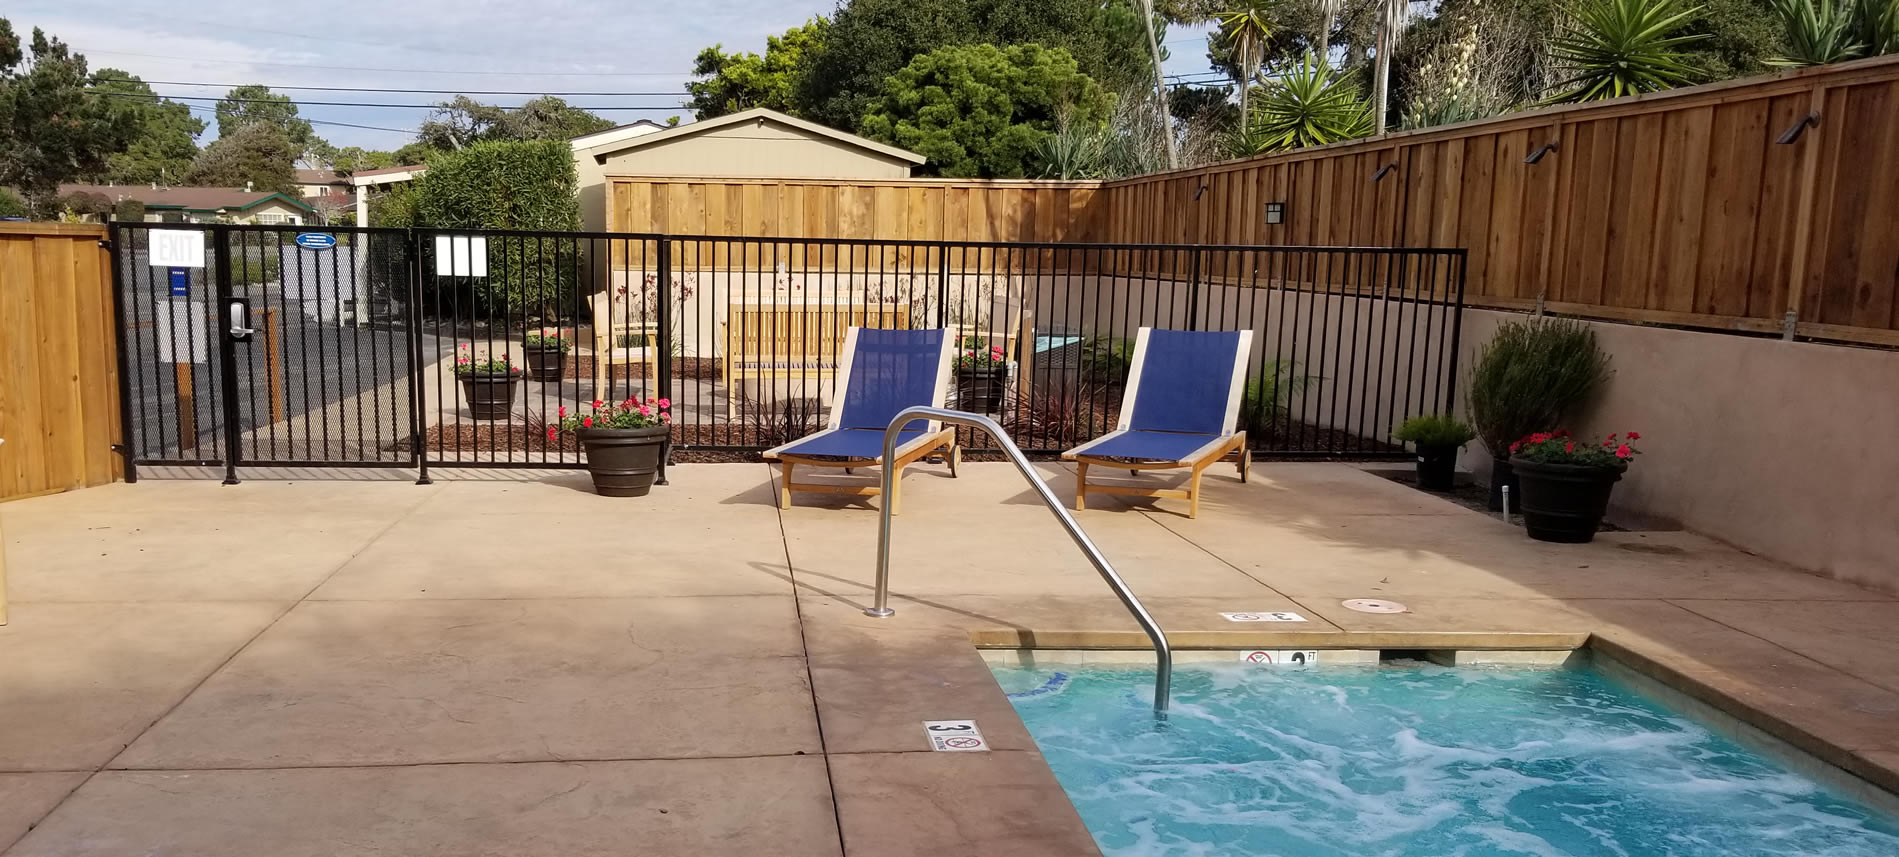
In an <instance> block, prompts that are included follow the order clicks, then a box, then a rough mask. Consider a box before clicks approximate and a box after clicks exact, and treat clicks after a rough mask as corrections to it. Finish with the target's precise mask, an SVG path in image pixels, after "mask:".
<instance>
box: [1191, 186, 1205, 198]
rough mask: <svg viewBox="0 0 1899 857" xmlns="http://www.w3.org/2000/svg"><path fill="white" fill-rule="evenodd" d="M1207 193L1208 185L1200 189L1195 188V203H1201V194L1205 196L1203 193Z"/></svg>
mask: <svg viewBox="0 0 1899 857" xmlns="http://www.w3.org/2000/svg"><path fill="white" fill-rule="evenodd" d="M1206 192H1207V186H1206V185H1201V186H1199V187H1197V188H1194V189H1193V201H1194V202H1199V201H1200V195H1201V194H1203V193H1206Z"/></svg>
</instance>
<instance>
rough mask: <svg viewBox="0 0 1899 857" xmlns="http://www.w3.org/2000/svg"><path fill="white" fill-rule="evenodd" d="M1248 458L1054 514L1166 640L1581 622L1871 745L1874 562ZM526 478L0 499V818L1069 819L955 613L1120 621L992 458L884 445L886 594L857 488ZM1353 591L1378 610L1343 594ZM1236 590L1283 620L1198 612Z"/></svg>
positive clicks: (575, 832)
mask: <svg viewBox="0 0 1899 857" xmlns="http://www.w3.org/2000/svg"><path fill="white" fill-rule="evenodd" d="M1043 472H1044V475H1045V476H1046V478H1048V480H1049V481H1050V482H1051V483H1052V484H1053V486H1054V487H1055V490H1056V492H1057V494H1058V495H1060V496H1070V492H1071V491H1072V484H1073V476H1072V473H1071V472H1070V471H1069V470H1067V469H1066V468H1063V467H1060V466H1057V465H1043ZM1254 473H1255V479H1254V481H1253V482H1252V483H1251V484H1248V485H1240V484H1239V483H1237V482H1236V481H1234V480H1233V479H1232V478H1230V476H1229V475H1227V474H1225V473H1221V474H1219V475H1218V476H1216V477H1212V478H1210V479H1209V480H1208V484H1209V488H1208V491H1209V499H1208V500H1207V502H1206V504H1205V507H1204V509H1203V512H1202V515H1201V517H1200V518H1199V519H1198V520H1188V519H1187V518H1185V517H1184V516H1182V515H1181V514H1179V511H1180V505H1181V504H1180V503H1178V502H1176V501H1160V502H1159V503H1158V504H1153V505H1143V506H1140V507H1135V506H1130V505H1126V504H1118V503H1116V502H1114V501H1112V500H1111V499H1110V498H1107V497H1102V498H1100V506H1101V508H1098V509H1091V510H1090V511H1088V512H1085V513H1082V515H1081V520H1082V522H1083V524H1084V526H1086V527H1088V528H1089V530H1090V532H1091V533H1092V534H1093V535H1094V536H1095V537H1096V539H1097V540H1098V541H1099V542H1100V544H1101V546H1102V548H1103V549H1104V551H1105V552H1106V553H1107V554H1108V556H1109V557H1110V558H1111V559H1112V560H1113V561H1114V562H1115V563H1116V564H1117V565H1118V567H1119V568H1120V570H1121V571H1122V573H1123V574H1124V575H1125V576H1126V577H1127V579H1128V580H1129V582H1130V583H1131V584H1132V585H1133V587H1134V588H1135V589H1136V591H1137V592H1139V593H1141V594H1142V595H1143V596H1144V598H1145V599H1146V600H1147V602H1148V603H1149V605H1150V607H1152V608H1153V610H1154V612H1155V613H1156V615H1157V617H1158V618H1159V620H1160V622H1161V623H1162V625H1163V626H1165V627H1166V628H1167V629H1168V630H1169V632H1170V637H1171V638H1172V639H1173V640H1174V642H1175V644H1176V645H1177V646H1180V647H1183V648H1189V649H1191V648H1195V647H1200V648H1228V647H1230V648H1239V647H1276V648H1293V647H1300V648H1340V649H1370V648H1405V649H1435V650H1446V651H1455V650H1481V649H1496V648H1506V649H1507V648H1518V649H1550V648H1573V647H1576V646H1580V645H1584V644H1585V643H1587V644H1589V645H1592V646H1594V647H1595V648H1597V649H1599V650H1601V651H1604V652H1607V653H1609V654H1611V655H1613V656H1615V657H1618V658H1620V659H1623V660H1625V661H1627V662H1629V663H1631V664H1633V665H1635V666H1637V667H1638V668H1641V669H1643V670H1645V671H1648V672H1650V673H1652V674H1655V675H1658V676H1661V677H1663V678H1664V679H1666V680H1668V681H1669V682H1670V683H1672V684H1675V685H1677V686H1678V687H1681V688H1682V689H1683V690H1684V691H1686V692H1688V693H1689V694H1691V695H1693V696H1696V697H1698V698H1700V699H1702V700H1703V701H1706V702H1709V703H1712V704H1714V705H1716V706H1719V707H1721V708H1723V709H1725V710H1727V711H1728V712H1730V713H1732V714H1734V715H1735V716H1737V717H1739V718H1741V719H1743V720H1745V721H1747V722H1750V723H1753V724H1754V725H1757V726H1760V727H1761V728H1764V729H1767V730H1769V731H1770V732H1773V733H1774V734H1777V735H1779V736H1781V737H1783V738H1786V739H1787V740H1789V741H1791V742H1793V743H1795V744H1796V745H1798V746H1801V747H1803V748H1805V749H1807V750H1809V751H1812V752H1815V753H1817V754H1819V755H1821V756H1822V757H1823V758H1825V759H1826V760H1827V761H1830V762H1832V763H1834V764H1835V765H1839V766H1841V767H1844V768H1846V769H1848V770H1850V771H1853V772H1855V773H1857V774H1859V775H1860V776H1862V777H1865V778H1868V779H1870V780H1872V781H1874V782H1877V783H1879V784H1881V785H1883V786H1885V787H1887V788H1895V787H1899V773H1896V772H1899V631H1895V629H1896V628H1899V598H1896V597H1895V596H1894V595H1892V594H1888V593H1877V592H1870V591H1867V590H1864V589H1860V588H1857V587H1854V586H1850V585H1847V584H1843V583H1839V582H1835V581H1830V580H1825V579H1821V578H1818V577H1813V576H1809V575H1805V574H1801V573H1798V572H1794V571H1791V570H1788V569H1785V568H1782V567H1779V566H1776V565H1773V564H1771V563H1767V562H1765V561H1762V560H1758V559H1755V558H1753V557H1749V556H1746V555H1743V554H1740V553H1737V552H1735V551H1733V550H1731V549H1728V548H1725V547H1723V546H1721V545H1718V544H1715V543H1712V542H1710V541H1708V540H1705V539H1702V538H1699V537H1696V536H1694V535H1691V534H1687V533H1674V532H1670V533H1615V534H1609V535H1606V536H1605V537H1604V538H1602V539H1600V540H1599V541H1598V542H1597V543H1595V544H1592V545H1586V546H1557V545H1546V544H1540V543H1536V542H1531V541H1529V540H1527V539H1525V538H1524V537H1523V536H1522V534H1521V532H1520V531H1518V530H1515V529H1513V528H1511V527H1508V526H1506V525H1504V524H1502V523H1501V522H1498V521H1496V520H1495V519H1493V518H1488V517H1486V516H1483V515H1479V514H1476V513H1473V512H1470V511H1467V510H1465V509H1463V508H1461V507H1458V506H1455V505H1453V504H1450V503H1448V502H1445V501H1442V500H1439V499H1437V498H1434V497H1431V496H1428V495H1424V494H1421V493H1418V492H1416V491H1413V490H1411V489H1409V488H1407V487H1404V486H1401V485H1397V484H1394V483H1391V482H1389V481H1387V480H1384V479H1382V478H1380V477H1376V476H1373V475H1369V474H1366V473H1364V472H1362V471H1360V470H1358V469H1356V468H1353V467H1350V466H1346V465H1336V464H1264V465H1260V466H1258V467H1256V469H1255V471H1254ZM525 478H526V479H528V480H538V481H505V480H496V479H488V480H483V481H473V480H471V481H444V482H440V483H438V484H436V485H433V486H428V487H418V486H415V485H410V484H406V483H403V482H378V481H360V482H298V483H286V482H272V481H265V480H263V479H255V478H254V479H251V480H250V481H247V482H246V483H245V484H243V485H241V486H235V487H225V486H221V485H218V484H216V483H215V482H208V481H154V480H147V481H145V482H141V483H140V484H138V485H113V486H108V487H104V488H96V489H91V490H87V491H81V492H76V493H70V494H63V495H57V496H52V497H43V498H37V499H32V500H26V501H21V502H16V503H10V504H6V505H4V506H0V524H3V525H4V532H5V536H6V539H7V544H6V548H7V551H8V560H9V565H8V569H9V572H10V576H11V583H12V587H13V589H12V598H13V605H12V623H11V624H10V625H7V626H4V627H0V852H3V853H4V854H5V855H6V857H27V855H32V857H41V855H70V854H80V853H83V854H88V855H108V857H111V856H112V855H127V857H130V855H194V857H198V856H201V857H223V855H232V857H236V855H245V857H251V855H260V854H269V855H273V857H292V855H311V857H316V855H335V854H344V853H390V854H422V853H428V854H454V855H480V854H496V855H500V854H506V855H548V857H577V855H591V854H625V853H638V854H642V855H743V857H755V855H759V854H771V855H774V857H776V855H840V854H847V855H851V856H852V857H863V855H893V857H894V855H972V857H973V855H982V857H1011V855H1069V854H1073V855H1092V854H1094V853H1095V849H1094V845H1093V843H1092V841H1091V840H1090V838H1089V836H1088V834H1087V831H1086V830H1085V829H1084V828H1083V827H1082V825H1081V823H1080V821H1079V819H1078V818H1077V817H1076V815H1075V813H1074V810H1073V809H1072V807H1070V806H1069V804H1068V802H1067V799H1066V797H1065V796H1064V795H1063V793H1062V792H1061V791H1060V788H1059V787H1058V786H1057V785H1056V783H1055V781H1054V779H1053V777H1052V775H1051V774H1050V773H1049V771H1048V769H1047V767H1046V765H1045V764H1044V763H1043V761H1042V759H1041V757H1040V754H1039V753H1038V752H1037V751H1036V749H1035V745H1034V743H1033V741H1032V740H1030V738H1029V736H1028V735H1027V732H1026V731H1025V730H1024V729H1023V727H1022V725H1021V723H1020V721H1019V720H1018V719H1017V718H1016V717H1015V715H1014V713H1013V711H1012V710H1011V709H1010V707H1009V703H1008V701H1007V699H1006V698H1005V697H1004V696H1003V695H1002V693H1001V692H1000V690H999V689H998V688H997V687H996V685H995V683H994V681H993V680H992V679H991V678H990V675H989V672H988V669H987V667H986V666H985V664H984V663H983V660H982V657H981V655H980V654H979V653H978V651H977V649H976V647H975V646H972V642H974V643H975V644H976V645H980V646H986V647H1016V646H1031V647H1036V646H1039V647H1109V648H1113V647H1126V648H1139V647H1141V646H1143V645H1144V644H1145V641H1144V638H1143V637H1141V635H1140V634H1139V632H1138V631H1137V630H1136V629H1135V627H1134V626H1133V624H1132V622H1131V621H1130V620H1129V619H1128V618H1127V617H1126V615H1125V614H1124V613H1123V612H1122V611H1121V609H1120V607H1119V605H1118V604H1116V602H1115V601H1114V599H1113V597H1112V595H1111V594H1110V593H1109V592H1108V591H1107V590H1106V588H1105V587H1104V586H1103V585H1102V583H1101V582H1100V580H1099V579H1098V578H1097V577H1096V576H1095V575H1094V572H1093V571H1092V569H1091V568H1089V567H1088V566H1087V564H1086V563H1085V561H1083V560H1082V558H1081V557H1080V555H1079V554H1078V553H1077V552H1076V551H1075V550H1074V548H1073V546H1072V545H1070V544H1069V543H1068V542H1067V540H1066V538H1065V537H1064V536H1063V535H1062V534H1061V533H1060V531H1059V529H1058V528H1057V527H1056V526H1055V524H1054V522H1053V521H1052V520H1051V519H1050V518H1049V516H1048V515H1047V514H1046V513H1045V512H1044V511H1043V510H1042V509H1041V508H1039V505H1038V503H1037V501H1036V500H1035V498H1034V497H1033V495H1032V494H1030V493H1029V492H1028V490H1027V488H1026V486H1025V485H1023V484H1022V482H1021V481H1020V479H1019V478H1018V477H1017V476H1016V475H1015V473H1014V472H1013V470H1012V469H1011V468H1009V467H1008V466H1006V465H1001V464H971V465H968V466H967V467H966V469H965V470H964V474H963V478H961V479H958V480H954V481H952V480H950V479H949V478H948V476H947V473H946V472H944V470H943V469H942V468H941V467H934V466H919V467H917V468H915V469H913V470H912V472H911V473H910V475H909V477H908V479H907V481H906V483H905V486H906V489H905V490H906V494H905V505H904V509H905V512H904V514H903V516H902V517H900V518H898V519H897V528H896V541H895V545H896V550H895V561H894V564H893V567H894V589H895V590H896V592H897V593H898V594H899V597H898V598H897V599H896V601H895V605H894V606H896V608H897V611H898V612H897V615H896V616H895V617H893V618H890V619H883V620H876V619H870V618H867V617H865V616H863V615H862V613H861V612H860V610H861V608H862V607H863V606H865V604H866V603H867V600H868V591H869V584H870V582H871V578H872V575H873V564H874V563H873V553H874V546H875V540H876V520H877V519H876V513H875V511H874V506H872V505H870V504H868V503H864V502H860V501H854V500H845V499H842V498H831V497H819V496H816V495H800V496H798V497H797V498H796V501H797V503H798V505H797V506H796V507H795V508H793V509H791V510H790V511H788V512H783V513H781V512H780V511H779V510H778V509H777V508H776V507H775V506H774V505H773V502H772V501H773V498H774V497H775V489H774V488H773V486H772V484H771V479H772V476H771V471H770V469H769V468H767V467H765V466H763V465H757V464H732V465H684V466H680V467H677V468H674V469H673V470H672V480H673V484H672V485H670V486H668V487H664V488H658V489H655V493H654V494H653V496H651V497H648V498H646V499H644V500H614V499H608V498H602V497H598V496H595V495H593V494H592V493H591V492H590V491H589V490H588V487H587V481H586V476H585V474H583V473H553V474H545V475H542V476H538V477H537V476H532V475H530V476H528V477H525ZM1364 597H1370V598H1382V599H1394V600H1398V601H1401V602H1403V603H1404V604H1405V605H1407V606H1408V607H1409V608H1410V612H1408V613H1399V614H1391V615H1373V614H1363V613H1355V612H1352V611H1349V610H1346V609H1344V608H1343V607H1341V606H1340V601H1341V600H1342V599H1346V598H1364ZM1264 610H1292V611H1298V612H1300V613H1302V614H1304V615H1305V616H1306V617H1307V618H1308V620H1309V621H1307V622H1305V623H1288V624H1285V625H1272V626H1260V625H1242V624H1234V623H1230V622H1227V621H1225V620H1224V619H1222V618H1221V617H1220V616H1219V615H1218V614H1219V613H1220V612H1221V611H1229V612H1230V611H1264ZM1262 627H1263V628H1264V630H1261V628H1262ZM961 718H974V719H977V720H978V721H980V723H981V724H982V727H983V730H984V732H985V734H986V736H987V737H988V738H989V740H990V743H991V744H992V746H993V747H994V750H993V751H992V752H989V753H931V752H927V749H928V743H927V741H926V740H925V737H924V734H923V731H922V728H921V723H920V721H922V720H926V719H932V720H934V719H961ZM29 830H30V832H29ZM9 846H10V847H9Z"/></svg>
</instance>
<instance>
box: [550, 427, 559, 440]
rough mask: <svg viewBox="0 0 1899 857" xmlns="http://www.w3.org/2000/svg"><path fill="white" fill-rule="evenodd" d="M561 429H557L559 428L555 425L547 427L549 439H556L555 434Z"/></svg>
mask: <svg viewBox="0 0 1899 857" xmlns="http://www.w3.org/2000/svg"><path fill="white" fill-rule="evenodd" d="M559 431H560V429H557V428H555V427H553V426H548V427H547V439H548V440H553V439H554V434H555V433H556V432H559Z"/></svg>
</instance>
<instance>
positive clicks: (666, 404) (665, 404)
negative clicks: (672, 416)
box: [659, 399, 673, 411]
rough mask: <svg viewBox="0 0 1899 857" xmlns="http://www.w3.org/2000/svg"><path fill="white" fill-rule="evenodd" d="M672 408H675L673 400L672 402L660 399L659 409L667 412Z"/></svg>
mask: <svg viewBox="0 0 1899 857" xmlns="http://www.w3.org/2000/svg"><path fill="white" fill-rule="evenodd" d="M672 406H673V400H671V399H660V400H659V409H660V410H662V411H663V410H666V409H667V408H670V407H672Z"/></svg>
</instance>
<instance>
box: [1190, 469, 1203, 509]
mask: <svg viewBox="0 0 1899 857" xmlns="http://www.w3.org/2000/svg"><path fill="white" fill-rule="evenodd" d="M1203 472H1205V468H1200V467H1196V468H1194V470H1193V476H1191V477H1189V478H1188V480H1187V517H1189V518H1198V517H1200V474H1201V473H1203Z"/></svg>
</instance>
